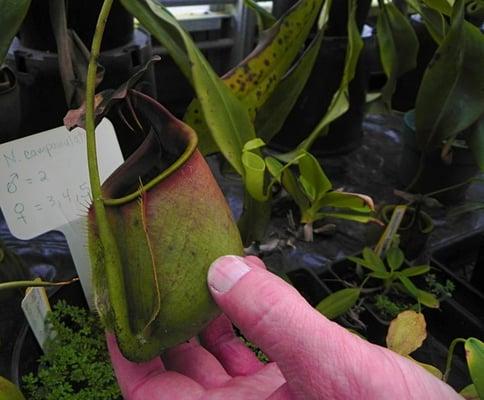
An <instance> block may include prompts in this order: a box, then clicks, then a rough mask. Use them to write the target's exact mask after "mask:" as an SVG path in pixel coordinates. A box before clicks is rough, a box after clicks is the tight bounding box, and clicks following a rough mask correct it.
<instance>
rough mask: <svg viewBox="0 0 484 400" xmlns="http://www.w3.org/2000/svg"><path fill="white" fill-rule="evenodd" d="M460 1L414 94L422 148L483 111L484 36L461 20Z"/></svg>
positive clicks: (458, 129) (431, 145) (456, 131)
mask: <svg viewBox="0 0 484 400" xmlns="http://www.w3.org/2000/svg"><path fill="white" fill-rule="evenodd" d="M463 6H464V3H463V0H457V1H456V3H455V5H454V13H453V17H452V25H451V27H450V30H449V33H448V34H447V36H446V38H445V39H444V41H443V42H442V44H441V45H440V47H439V48H438V49H437V51H436V52H435V54H434V57H433V59H432V61H431V62H430V63H429V65H428V67H427V70H426V71H425V74H424V76H423V79H422V83H421V85H420V89H419V91H418V94H417V100H416V110H415V124H416V135H417V143H418V145H419V147H420V149H421V150H422V151H430V150H431V149H435V148H439V147H440V146H441V145H442V142H443V141H444V140H448V139H452V138H454V137H455V136H456V135H457V134H459V133H460V132H462V131H463V130H464V129H466V128H468V127H469V126H470V125H472V124H473V123H475V122H476V121H477V119H478V118H479V117H480V116H481V115H482V114H483V112H484V96H483V95H482V93H484V74H483V73H482V66H483V65H484V36H483V35H482V33H481V32H480V31H479V29H478V28H476V27H475V26H473V25H472V24H470V23H468V22H466V21H464V7H463Z"/></svg>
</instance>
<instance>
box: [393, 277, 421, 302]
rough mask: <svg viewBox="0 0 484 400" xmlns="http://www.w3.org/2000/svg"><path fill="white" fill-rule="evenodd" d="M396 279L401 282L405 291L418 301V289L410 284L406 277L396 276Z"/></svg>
mask: <svg viewBox="0 0 484 400" xmlns="http://www.w3.org/2000/svg"><path fill="white" fill-rule="evenodd" d="M397 276H398V279H399V280H400V282H402V284H403V286H404V287H405V289H407V291H408V293H410V295H412V296H413V297H415V298H416V299H418V288H417V287H416V286H415V285H414V284H413V283H412V281H411V280H410V279H408V278H407V277H406V276H403V275H400V274H398V275H397Z"/></svg>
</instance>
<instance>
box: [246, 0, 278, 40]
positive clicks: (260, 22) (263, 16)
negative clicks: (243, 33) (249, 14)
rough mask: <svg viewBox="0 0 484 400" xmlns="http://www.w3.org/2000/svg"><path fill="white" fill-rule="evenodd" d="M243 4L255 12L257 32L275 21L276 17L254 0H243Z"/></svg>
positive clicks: (267, 27) (260, 31)
mask: <svg viewBox="0 0 484 400" xmlns="http://www.w3.org/2000/svg"><path fill="white" fill-rule="evenodd" d="M244 4H245V5H246V6H247V7H248V8H250V9H251V10H252V11H254V12H255V16H256V18H257V27H258V29H259V34H260V33H262V32H263V31H265V30H266V29H269V28H270V27H271V26H272V25H274V24H275V23H276V21H277V20H276V18H275V17H274V16H273V15H272V14H271V13H270V12H269V11H267V10H266V9H265V8H263V7H261V6H260V5H259V4H257V2H256V1H254V0H244Z"/></svg>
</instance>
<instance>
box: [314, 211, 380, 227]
mask: <svg viewBox="0 0 484 400" xmlns="http://www.w3.org/2000/svg"><path fill="white" fill-rule="evenodd" d="M327 217H330V218H338V219H346V220H348V221H353V222H359V223H361V224H367V223H369V222H375V223H377V224H378V223H380V221H379V220H377V219H376V218H373V217H371V216H369V215H368V214H356V213H354V214H352V213H349V212H348V213H342V212H324V211H321V212H318V213H316V214H315V219H314V221H317V220H320V219H323V218H327ZM380 225H381V223H380Z"/></svg>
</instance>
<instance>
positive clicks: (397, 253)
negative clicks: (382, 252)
mask: <svg viewBox="0 0 484 400" xmlns="http://www.w3.org/2000/svg"><path fill="white" fill-rule="evenodd" d="M404 261H405V255H404V254H403V251H402V250H400V249H399V248H398V247H396V246H393V247H390V249H389V250H388V251H387V263H388V265H389V266H390V269H391V270H392V271H396V270H398V269H400V267H401V266H402V265H403V262H404Z"/></svg>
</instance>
